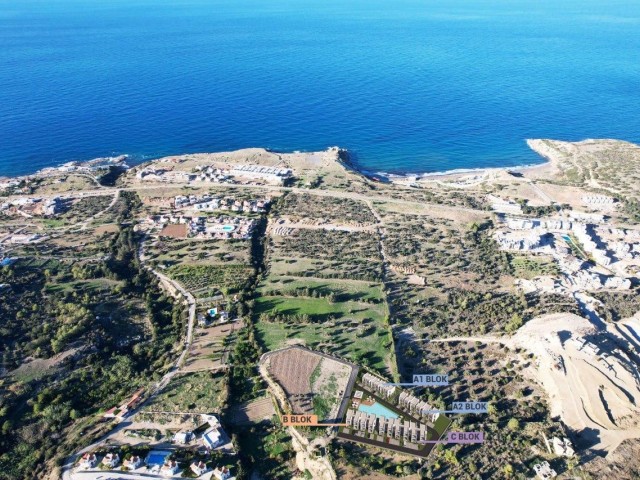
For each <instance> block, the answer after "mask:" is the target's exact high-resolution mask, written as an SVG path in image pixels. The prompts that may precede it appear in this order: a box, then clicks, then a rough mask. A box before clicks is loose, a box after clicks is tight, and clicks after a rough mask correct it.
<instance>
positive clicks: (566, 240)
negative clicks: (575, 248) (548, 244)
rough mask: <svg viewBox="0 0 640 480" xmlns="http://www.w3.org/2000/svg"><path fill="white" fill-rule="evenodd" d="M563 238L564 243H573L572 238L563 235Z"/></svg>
mask: <svg viewBox="0 0 640 480" xmlns="http://www.w3.org/2000/svg"><path fill="white" fill-rule="evenodd" d="M562 238H564V241H565V242H569V243H572V241H571V237H570V236H569V235H562Z"/></svg>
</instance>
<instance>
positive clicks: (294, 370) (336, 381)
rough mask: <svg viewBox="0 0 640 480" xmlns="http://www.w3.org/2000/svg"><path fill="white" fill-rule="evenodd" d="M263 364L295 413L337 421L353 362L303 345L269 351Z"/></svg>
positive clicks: (263, 359)
mask: <svg viewBox="0 0 640 480" xmlns="http://www.w3.org/2000/svg"><path fill="white" fill-rule="evenodd" d="M261 363H262V364H263V366H264V367H265V369H266V371H267V372H268V374H269V375H270V376H271V378H272V379H273V380H274V381H275V382H277V383H278V385H280V387H281V388H282V390H283V391H284V394H285V395H286V400H287V402H288V403H289V404H290V405H291V411H292V412H293V413H296V414H304V413H313V414H316V415H318V418H319V420H321V421H322V420H325V421H326V420H328V421H335V420H336V417H337V413H338V408H339V405H340V403H341V402H342V399H343V398H344V395H345V393H346V389H347V385H348V383H349V378H350V376H351V373H352V372H353V367H352V366H351V365H349V364H347V363H344V362H341V361H339V360H337V359H333V358H331V357H328V356H326V355H321V354H318V353H315V352H312V351H310V350H307V349H305V348H301V347H289V348H285V349H283V350H278V351H275V352H271V353H268V354H266V355H265V356H264V357H263V358H262V360H261Z"/></svg>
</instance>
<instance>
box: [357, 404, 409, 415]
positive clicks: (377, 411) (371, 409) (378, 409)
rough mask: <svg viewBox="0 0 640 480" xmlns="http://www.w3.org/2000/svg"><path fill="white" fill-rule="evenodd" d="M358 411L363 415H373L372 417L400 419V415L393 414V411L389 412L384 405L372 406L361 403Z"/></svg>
mask: <svg viewBox="0 0 640 480" xmlns="http://www.w3.org/2000/svg"><path fill="white" fill-rule="evenodd" d="M358 410H360V411H361V412H364V413H373V414H374V415H377V416H379V417H386V418H399V417H400V415H397V414H395V413H393V411H391V410H389V409H388V408H387V407H385V406H384V405H382V404H380V403H378V402H376V403H374V404H373V405H364V404H363V403H361V404H360V406H358Z"/></svg>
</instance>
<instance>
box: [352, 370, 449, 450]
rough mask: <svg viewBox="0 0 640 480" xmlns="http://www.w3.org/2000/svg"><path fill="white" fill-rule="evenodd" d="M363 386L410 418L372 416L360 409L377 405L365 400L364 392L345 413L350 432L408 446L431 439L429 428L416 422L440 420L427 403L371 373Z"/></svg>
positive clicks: (356, 396)
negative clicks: (352, 430)
mask: <svg viewBox="0 0 640 480" xmlns="http://www.w3.org/2000/svg"><path fill="white" fill-rule="evenodd" d="M360 385H361V387H362V388H363V390H364V391H369V392H371V393H373V394H375V395H378V396H379V397H380V398H383V399H385V400H386V401H388V402H390V403H391V404H394V405H395V406H396V408H397V409H399V410H401V411H404V412H405V413H406V414H407V418H404V417H403V416H402V415H401V414H398V415H385V414H384V412H381V414H380V415H378V414H377V413H373V412H371V409H370V408H368V409H363V408H362V407H361V405H369V403H367V402H371V401H374V402H375V400H373V399H368V400H363V397H364V391H362V390H357V391H356V392H355V393H354V396H353V401H352V404H351V406H350V408H349V409H348V410H347V413H346V419H345V422H346V424H347V425H348V427H349V428H352V429H354V430H357V431H359V432H363V433H366V432H368V433H370V434H374V433H375V434H378V435H380V436H383V437H390V438H394V439H396V440H403V441H404V442H405V443H413V444H416V443H421V442H425V441H426V440H427V439H428V435H429V427H428V426H427V425H426V424H424V423H421V422H419V421H417V420H416V418H426V419H427V420H428V421H429V422H432V423H433V422H435V420H437V418H438V417H439V413H434V412H433V410H434V409H433V407H432V406H431V405H429V403H428V402H426V401H424V400H420V399H419V398H418V397H416V396H415V395H412V394H411V393H409V392H407V391H404V390H400V389H399V388H398V387H397V386H395V385H392V384H389V383H388V382H387V381H385V380H384V379H382V378H380V377H377V376H375V375H373V374H371V373H366V374H364V375H363V376H362V379H361V381H360ZM411 417H413V418H411Z"/></svg>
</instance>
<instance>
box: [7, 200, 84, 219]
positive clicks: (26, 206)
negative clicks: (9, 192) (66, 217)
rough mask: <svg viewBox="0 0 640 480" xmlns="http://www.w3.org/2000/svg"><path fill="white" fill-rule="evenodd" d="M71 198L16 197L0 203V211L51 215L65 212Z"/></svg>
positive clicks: (23, 214) (30, 214) (30, 215)
mask: <svg viewBox="0 0 640 480" xmlns="http://www.w3.org/2000/svg"><path fill="white" fill-rule="evenodd" d="M72 200H73V198H64V199H63V198H60V197H52V198H44V199H43V198H38V197H36V198H18V199H16V200H11V201H7V202H3V203H0V212H5V213H9V214H18V215H22V216H25V217H32V216H34V215H42V216H47V217H52V216H54V215H58V214H60V213H63V212H65V211H66V210H67V209H68V205H69V202H70V201H72Z"/></svg>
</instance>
